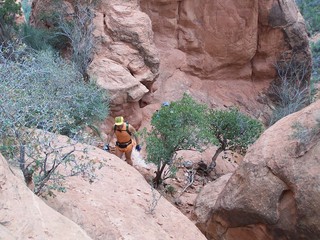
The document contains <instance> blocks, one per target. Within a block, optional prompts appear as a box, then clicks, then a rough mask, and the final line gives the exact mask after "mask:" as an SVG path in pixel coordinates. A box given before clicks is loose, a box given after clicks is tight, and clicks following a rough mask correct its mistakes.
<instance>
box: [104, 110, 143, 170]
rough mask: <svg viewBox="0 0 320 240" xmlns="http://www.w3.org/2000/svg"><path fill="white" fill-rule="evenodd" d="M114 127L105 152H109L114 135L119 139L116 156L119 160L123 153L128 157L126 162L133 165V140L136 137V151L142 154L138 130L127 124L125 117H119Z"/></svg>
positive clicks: (115, 120)
mask: <svg viewBox="0 0 320 240" xmlns="http://www.w3.org/2000/svg"><path fill="white" fill-rule="evenodd" d="M114 122H115V123H114V126H113V127H112V130H111V131H112V133H111V134H110V135H109V137H108V139H107V144H106V145H105V146H104V148H103V149H104V150H106V151H109V150H110V147H109V143H110V141H111V140H112V138H113V136H114V134H115V135H116V137H117V142H116V155H117V156H118V157H119V158H122V155H123V153H124V154H125V157H126V162H127V163H128V164H130V165H131V166H132V165H133V162H132V159H131V154H132V149H133V142H132V140H133V139H132V138H133V137H134V139H135V141H136V150H137V151H138V152H140V150H141V147H140V145H139V139H138V137H137V132H136V129H135V128H134V127H133V126H132V125H131V124H129V123H127V122H125V121H124V119H123V117H121V116H119V117H116V118H115V119H114Z"/></svg>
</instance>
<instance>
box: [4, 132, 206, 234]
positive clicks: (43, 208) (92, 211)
mask: <svg viewBox="0 0 320 240" xmlns="http://www.w3.org/2000/svg"><path fill="white" fill-rule="evenodd" d="M67 142H68V138H67V137H59V138H58V139H57V140H55V142H53V144H57V146H59V145H61V146H66V145H68V143H67ZM70 149H73V147H70V148H64V150H65V151H67V152H68V151H70ZM85 151H88V153H89V154H85ZM75 153H76V154H75V158H76V159H77V160H78V161H86V162H87V161H89V162H95V163H97V164H100V163H101V164H102V165H103V167H102V168H101V169H96V171H95V172H94V174H95V176H96V178H95V179H94V181H91V182H90V181H88V180H87V179H85V178H84V177H82V176H77V177H69V178H66V181H65V182H64V183H63V186H64V187H66V190H67V191H66V193H61V192H60V193H59V192H57V193H55V194H56V196H55V197H54V198H53V197H49V196H48V197H47V198H46V199H44V201H46V203H47V205H46V204H45V203H44V202H43V200H41V199H40V198H38V197H36V196H35V195H34V194H33V193H32V192H31V191H30V190H29V189H28V188H27V187H26V186H25V183H24V182H23V181H22V180H20V179H19V178H18V177H15V176H13V173H12V170H11V171H10V169H9V167H8V165H7V162H6V160H5V159H4V158H3V157H2V156H1V155H0V194H1V195H0V196H1V198H0V205H1V211H0V220H1V224H0V239H6V240H7V239H8V240H10V239H12V240H13V239H15V240H16V239H21V240H22V239H37V240H38V239H39V240H40V239H48V240H51V239H52V240H53V239H66V240H69V239H70V240H74V239H77V240H78V239H79V240H82V239H95V240H99V239H101V240H118V239H141V240H144V239H145V240H150V239H163V240H166V239H168V240H169V239H186V240H194V239H199V240H205V239H206V238H205V237H204V235H203V234H202V233H201V232H200V230H199V229H198V228H197V227H196V226H195V225H194V223H193V222H191V221H190V220H189V219H188V218H187V217H186V216H184V215H183V214H182V213H181V212H180V211H179V210H178V209H177V208H175V207H174V206H173V205H172V204H171V203H169V202H168V201H167V200H166V199H165V198H164V197H160V195H159V193H158V192H157V191H156V190H154V189H152V188H151V187H150V185H149V184H148V183H147V182H146V181H145V179H144V178H143V176H142V175H141V174H140V173H139V172H138V171H137V170H136V169H135V168H133V167H132V166H130V165H128V164H127V163H126V162H125V161H124V160H121V159H119V158H118V157H116V156H115V155H113V154H110V153H107V152H105V151H103V150H101V149H97V148H95V147H92V146H88V145H81V144H77V145H75ZM79 163H80V162H79ZM81 163H85V162H81ZM134 164H135V165H136V164H138V165H139V164H141V163H140V162H139V163H138V162H137V161H134ZM59 171H60V172H64V171H66V168H65V167H61V168H60V169H59ZM15 172H19V171H15ZM21 175H22V174H21ZM20 177H22V176H20ZM48 205H49V206H51V207H52V208H50V207H49V206H48ZM55 210H56V211H55ZM58 212H59V213H58ZM60 213H61V214H60ZM63 215H64V216H63Z"/></svg>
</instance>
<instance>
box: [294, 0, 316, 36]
mask: <svg viewBox="0 0 320 240" xmlns="http://www.w3.org/2000/svg"><path fill="white" fill-rule="evenodd" d="M296 3H297V5H298V7H299V9H300V12H301V14H302V16H303V17H304V19H305V20H306V22H307V27H308V30H309V31H310V32H311V34H314V33H316V32H319V31H320V0H296Z"/></svg>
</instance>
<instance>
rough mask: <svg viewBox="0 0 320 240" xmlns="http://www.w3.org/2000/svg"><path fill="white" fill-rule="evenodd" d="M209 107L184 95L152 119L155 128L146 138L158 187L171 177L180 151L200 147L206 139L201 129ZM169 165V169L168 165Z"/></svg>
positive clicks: (149, 157) (149, 159)
mask: <svg viewBox="0 0 320 240" xmlns="http://www.w3.org/2000/svg"><path fill="white" fill-rule="evenodd" d="M206 111H207V108H206V107H205V105H202V104H199V103H197V102H195V101H194V100H193V99H192V98H191V97H190V96H188V95H187V94H184V96H183V98H182V99H181V100H179V101H176V102H172V103H171V104H170V105H169V106H163V107H161V109H160V110H159V111H158V112H156V113H155V114H154V115H153V116H152V119H151V125H152V129H151V132H149V133H148V135H147V137H146V143H147V146H146V150H147V153H148V154H147V161H148V162H152V163H154V164H155V165H156V166H157V171H156V176H155V178H154V180H153V182H154V185H155V186H159V184H160V183H161V182H162V181H163V180H165V179H166V178H168V177H170V176H171V175H170V174H172V173H173V170H174V164H175V161H176V153H177V151H179V150H188V149H197V150H201V146H203V144H204V142H205V141H206V138H205V137H204V136H205V133H204V131H203V128H201V127H202V126H203V124H204V122H205V114H206ZM167 166H168V167H169V169H168V171H166V167H167Z"/></svg>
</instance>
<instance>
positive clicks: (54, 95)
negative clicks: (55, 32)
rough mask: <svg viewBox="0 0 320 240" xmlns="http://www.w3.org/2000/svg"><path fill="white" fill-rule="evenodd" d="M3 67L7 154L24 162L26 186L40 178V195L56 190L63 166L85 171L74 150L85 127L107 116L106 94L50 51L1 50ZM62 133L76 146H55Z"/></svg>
mask: <svg viewBox="0 0 320 240" xmlns="http://www.w3.org/2000/svg"><path fill="white" fill-rule="evenodd" d="M0 63H1V64H0V89H1V94H0V149H1V151H2V153H3V154H4V155H5V156H7V157H9V159H10V160H12V161H14V160H15V159H17V160H18V163H19V166H20V168H21V170H22V172H23V175H24V177H25V181H26V183H29V182H30V181H31V180H32V178H33V180H35V184H36V188H35V192H36V193H37V194H40V193H41V190H42V189H43V188H44V187H46V186H48V182H49V180H54V181H53V184H52V185H51V186H54V185H56V186H58V185H59V184H56V183H58V180H59V179H60V180H61V179H62V175H61V174H59V173H58V172H57V168H58V167H59V166H60V165H63V164H67V165H69V166H71V167H72V169H73V173H75V172H79V171H78V170H79V169H81V172H82V173H84V172H85V170H86V168H83V167H81V164H78V162H77V161H76V160H75V159H74V152H75V151H76V149H75V148H73V146H74V145H75V143H76V142H77V141H76V140H77V139H79V137H80V135H79V134H80V133H81V131H82V127H84V126H86V125H88V124H91V123H93V122H95V121H97V120H103V119H104V118H105V117H106V116H107V114H108V109H109V108H108V98H107V95H106V93H105V91H104V90H103V89H100V88H99V87H98V86H96V85H95V84H94V83H93V82H90V83H85V82H84V81H83V80H82V77H81V74H79V72H78V71H77V70H76V69H75V68H74V67H73V66H72V65H70V64H68V63H67V62H66V61H64V60H63V59H61V58H60V57H59V56H57V55H55V54H54V53H52V52H50V51H44V52H34V51H32V50H29V49H26V48H25V47H24V46H23V45H19V46H17V47H12V48H9V47H6V48H4V47H0ZM38 129H41V131H39V130H38ZM49 132H50V134H49ZM58 134H67V135H68V136H69V137H71V138H72V139H73V142H72V141H71V140H70V142H69V144H67V145H66V146H60V145H56V144H53V142H54V140H55V139H57V137H58ZM87 167H90V166H87ZM76 169H78V170H76ZM71 175H72V174H71ZM58 176H59V177H58Z"/></svg>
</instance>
